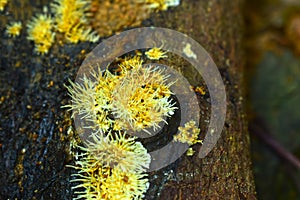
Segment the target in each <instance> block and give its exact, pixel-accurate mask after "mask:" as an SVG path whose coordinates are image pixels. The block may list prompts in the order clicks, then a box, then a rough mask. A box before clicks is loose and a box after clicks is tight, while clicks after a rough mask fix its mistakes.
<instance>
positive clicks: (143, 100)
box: [111, 66, 176, 131]
mask: <svg viewBox="0 0 300 200" xmlns="http://www.w3.org/2000/svg"><path fill="white" fill-rule="evenodd" d="M166 81H167V76H166V75H163V70H159V69H158V68H156V67H152V66H150V67H147V68H144V67H142V66H139V67H136V68H133V69H131V70H129V71H128V72H126V74H125V75H124V77H123V78H122V79H121V81H120V82H119V83H118V84H117V85H116V86H115V88H114V90H113V94H112V96H113V97H112V98H113V100H112V102H111V104H112V113H113V115H114V116H115V121H116V122H117V123H118V124H119V125H120V126H121V127H124V128H125V129H130V130H134V131H140V130H146V129H147V128H153V129H156V128H158V127H159V125H158V124H159V123H160V122H161V121H165V120H164V117H169V116H171V115H173V113H174V110H175V109H176V107H175V106H174V104H175V103H172V101H171V100H170V98H169V97H170V95H171V94H172V92H171V91H170V90H169V87H170V85H171V84H166Z"/></svg>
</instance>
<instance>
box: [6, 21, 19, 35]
mask: <svg viewBox="0 0 300 200" xmlns="http://www.w3.org/2000/svg"><path fill="white" fill-rule="evenodd" d="M21 29H22V22H12V23H10V24H9V25H8V26H7V27H6V31H5V32H6V34H7V35H9V36H10V37H16V36H19V35H20V33H21Z"/></svg>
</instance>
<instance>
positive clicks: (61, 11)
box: [27, 0, 99, 54]
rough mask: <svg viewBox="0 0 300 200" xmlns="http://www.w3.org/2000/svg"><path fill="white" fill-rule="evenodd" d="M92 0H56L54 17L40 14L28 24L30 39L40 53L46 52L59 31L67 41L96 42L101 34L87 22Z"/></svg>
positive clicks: (53, 4) (53, 9)
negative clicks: (94, 30)
mask: <svg viewBox="0 0 300 200" xmlns="http://www.w3.org/2000/svg"><path fill="white" fill-rule="evenodd" d="M89 5H90V1H88V0H86V1H83V0H54V2H53V3H52V4H51V7H52V12H53V14H54V17H51V16H50V14H38V15H37V16H35V17H33V18H32V20H31V21H29V22H28V24H27V32H28V37H27V38H28V39H29V40H32V41H33V42H34V44H35V51H36V52H37V53H38V54H46V53H48V51H49V49H50V48H51V46H52V45H53V43H54V41H55V35H56V33H57V32H59V33H62V34H64V38H65V39H66V41H68V42H71V43H78V42H79V41H89V42H96V41H98V40H99V36H98V35H97V34H96V33H95V32H93V31H92V29H91V27H90V26H89V25H88V23H87V15H88V12H87V11H88V8H89Z"/></svg>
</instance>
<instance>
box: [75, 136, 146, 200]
mask: <svg viewBox="0 0 300 200" xmlns="http://www.w3.org/2000/svg"><path fill="white" fill-rule="evenodd" d="M91 139H93V140H94V141H93V142H89V143H88V144H87V147H80V148H81V150H82V151H83V152H82V153H81V154H80V155H79V160H77V161H76V166H72V167H73V168H75V169H77V170H78V173H76V174H73V176H75V179H73V180H72V182H77V183H78V185H76V186H74V187H73V188H72V189H74V190H75V194H76V195H77V197H76V198H75V199H115V200H119V199H124V200H127V199H128V200H131V199H141V198H142V197H143V193H144V192H146V190H147V189H148V185H149V184H148V179H147V176H146V174H145V173H144V172H145V167H149V162H150V156H149V154H147V151H146V149H145V148H144V147H143V146H142V145H141V143H139V142H135V141H134V138H133V137H130V138H128V137H127V136H126V135H125V134H123V133H121V132H117V133H116V135H114V136H113V135H112V133H109V135H107V136H104V135H103V134H99V133H98V135H97V134H96V133H93V135H92V138H91ZM77 189H80V190H79V191H77Z"/></svg>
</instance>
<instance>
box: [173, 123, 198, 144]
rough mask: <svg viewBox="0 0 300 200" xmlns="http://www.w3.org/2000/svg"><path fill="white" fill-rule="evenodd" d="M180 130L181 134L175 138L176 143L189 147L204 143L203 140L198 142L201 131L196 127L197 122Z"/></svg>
mask: <svg viewBox="0 0 300 200" xmlns="http://www.w3.org/2000/svg"><path fill="white" fill-rule="evenodd" d="M178 130H179V133H178V134H177V135H175V136H174V140H175V141H178V142H181V143H188V144H189V145H193V144H196V143H202V140H198V136H199V134H200V129H199V128H198V127H197V126H196V122H195V121H189V122H187V123H185V125H184V127H178Z"/></svg>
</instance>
